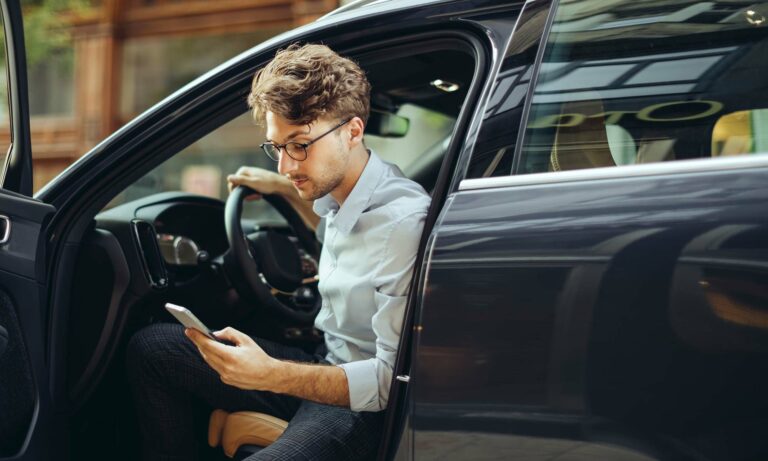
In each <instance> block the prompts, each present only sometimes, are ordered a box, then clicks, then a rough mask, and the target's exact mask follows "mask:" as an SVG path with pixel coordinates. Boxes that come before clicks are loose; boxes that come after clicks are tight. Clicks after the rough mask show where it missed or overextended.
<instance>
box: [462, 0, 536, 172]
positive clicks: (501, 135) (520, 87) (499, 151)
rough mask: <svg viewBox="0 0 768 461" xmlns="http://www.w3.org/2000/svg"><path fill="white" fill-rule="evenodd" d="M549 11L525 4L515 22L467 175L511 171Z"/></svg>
mask: <svg viewBox="0 0 768 461" xmlns="http://www.w3.org/2000/svg"><path fill="white" fill-rule="evenodd" d="M548 12H549V7H548V5H536V4H533V5H528V6H527V7H526V10H525V11H524V12H523V14H522V15H521V17H520V20H519V21H518V26H517V28H516V30H515V32H514V34H513V37H512V40H511V41H510V43H509V45H508V46H507V50H506V53H505V56H504V61H503V63H502V67H501V71H500V72H499V76H498V78H497V79H496V82H495V83H494V88H493V93H492V94H491V98H490V100H489V102H488V106H487V108H486V111H485V114H484V120H483V124H482V126H481V128H480V133H479V134H478V137H477V143H476V145H475V150H474V153H473V154H472V161H471V163H470V165H469V170H468V171H467V175H466V177H468V178H484V177H487V176H500V175H501V176H503V175H508V174H510V172H511V171H512V157H513V155H514V151H515V144H516V143H517V138H518V132H519V130H520V123H521V119H522V113H523V105H524V103H525V98H526V96H527V94H528V88H529V86H530V82H531V75H532V73H533V65H534V62H535V60H536V53H537V52H538V50H539V44H540V42H541V35H542V31H543V29H544V24H545V23H546V21H547V13H548Z"/></svg>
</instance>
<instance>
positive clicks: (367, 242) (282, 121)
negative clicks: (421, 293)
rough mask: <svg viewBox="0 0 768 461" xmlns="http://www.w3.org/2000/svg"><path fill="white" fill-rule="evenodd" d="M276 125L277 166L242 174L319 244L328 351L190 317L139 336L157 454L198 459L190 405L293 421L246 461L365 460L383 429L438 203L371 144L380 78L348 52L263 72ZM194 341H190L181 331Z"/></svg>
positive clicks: (145, 406) (271, 146) (140, 374)
mask: <svg viewBox="0 0 768 461" xmlns="http://www.w3.org/2000/svg"><path fill="white" fill-rule="evenodd" d="M248 101H249V104H250V106H251V107H252V109H253V114H254V117H255V118H256V119H257V120H258V121H261V122H265V123H266V128H267V133H266V134H267V141H266V142H265V143H264V144H262V148H263V149H264V151H265V152H266V153H267V155H269V156H270V157H271V158H273V159H274V160H277V161H278V162H279V163H278V171H279V174H277V173H272V172H269V171H266V170H262V169H256V168H241V169H240V170H239V171H238V172H237V174H235V175H232V176H230V177H229V178H228V181H229V185H230V189H231V188H232V187H235V186H238V185H247V186H249V187H251V188H253V189H255V190H257V191H258V192H260V193H262V194H280V195H282V196H284V197H285V198H286V199H287V200H288V201H289V202H290V203H291V204H292V205H293V206H294V208H296V210H297V211H298V212H299V214H300V215H301V216H302V219H304V221H305V222H306V223H307V224H308V225H310V226H311V227H313V228H315V229H316V230H317V235H318V238H319V239H320V240H321V241H323V243H324V245H323V251H322V255H321V258H320V264H319V265H320V267H319V276H320V283H319V290H320V294H321V296H322V298H323V305H322V308H321V310H320V313H319V314H318V316H317V318H316V320H315V326H316V327H317V328H318V329H320V330H322V331H323V332H324V333H325V348H324V349H326V348H327V353H326V354H325V355H316V356H312V355H309V354H306V353H305V352H303V351H302V350H300V349H298V348H292V347H288V346H284V345H281V344H275V343H271V342H269V341H265V340H261V339H253V338H251V337H249V336H248V335H246V334H244V333H241V332H239V331H237V330H235V329H233V328H226V329H224V330H222V331H220V332H217V333H216V335H217V336H218V337H220V338H222V339H225V340H228V341H230V342H231V343H232V344H233V345H232V346H228V345H224V344H221V343H218V342H216V341H212V340H210V339H208V338H206V337H205V336H204V335H202V334H201V333H200V332H198V331H195V330H191V329H187V330H186V331H185V330H184V329H183V328H182V327H181V326H180V325H170V324H158V325H153V326H150V327H148V328H145V329H144V330H142V331H141V332H139V333H137V334H136V335H135V336H134V338H132V340H131V343H130V344H129V350H128V367H129V375H130V376H131V380H132V388H133V392H134V396H135V398H136V401H137V405H138V412H139V420H140V423H141V424H142V434H143V438H144V445H145V457H146V458H149V459H185V460H189V459H194V458H195V456H196V453H194V446H195V445H194V440H195V439H198V440H199V439H202V438H203V435H202V434H196V433H195V431H194V429H193V426H192V423H191V421H192V420H193V414H194V413H193V408H194V407H195V406H196V405H200V404H202V405H205V406H206V407H207V410H208V411H210V409H213V408H222V409H224V410H227V411H245V410H253V411H260V412H264V413H268V414H271V415H274V416H277V417H280V418H283V419H286V420H290V424H289V426H288V428H287V429H286V431H285V433H284V434H283V436H282V437H281V438H280V439H278V440H277V441H276V442H275V443H273V444H272V445H270V446H269V447H268V448H266V449H264V450H262V451H260V452H258V453H256V454H255V455H253V456H251V457H250V458H248V459H253V460H256V459H328V460H343V459H350V460H351V459H355V460H359V459H368V458H371V457H373V456H374V455H375V452H376V450H377V445H378V442H379V436H380V434H381V429H382V422H383V412H381V410H383V409H385V408H386V405H387V397H388V394H389V387H390V382H391V380H392V368H393V365H394V361H395V355H396V352H397V345H398V341H399V337H400V332H401V328H402V321H403V313H404V310H405V304H406V297H407V290H408V286H409V284H410V279H411V273H412V270H413V263H414V260H415V257H416V251H417V247H418V241H419V237H420V235H421V231H422V228H423V223H424V218H425V215H426V210H427V208H428V205H429V197H428V195H427V194H426V192H424V190H423V189H422V188H421V187H420V186H418V185H417V184H416V183H414V182H412V181H410V180H408V179H406V178H404V177H403V175H402V173H401V172H400V170H399V169H397V167H395V166H392V165H389V164H387V163H385V162H383V161H382V160H381V159H380V158H379V157H378V156H376V154H375V153H372V152H370V151H368V150H367V149H366V147H365V145H364V143H363V131H364V128H365V124H366V122H367V120H368V115H369V104H370V85H369V83H368V81H367V79H366V77H365V74H364V72H363V71H362V70H361V69H360V68H359V67H358V66H357V64H355V63H354V62H352V61H350V60H349V59H346V58H342V57H340V56H338V55H337V54H336V53H334V52H333V51H331V50H330V49H329V48H327V47H325V46H321V45H305V46H301V47H299V46H296V45H293V46H291V47H289V48H288V49H286V50H283V51H280V52H278V53H277V55H276V56H275V58H274V59H273V60H272V61H271V62H270V63H269V64H268V65H267V66H266V67H265V68H264V69H262V70H260V71H259V72H257V74H256V76H255V77H254V80H253V86H252V89H251V94H250V95H249V98H248ZM185 335H186V338H185V337H184V336H185Z"/></svg>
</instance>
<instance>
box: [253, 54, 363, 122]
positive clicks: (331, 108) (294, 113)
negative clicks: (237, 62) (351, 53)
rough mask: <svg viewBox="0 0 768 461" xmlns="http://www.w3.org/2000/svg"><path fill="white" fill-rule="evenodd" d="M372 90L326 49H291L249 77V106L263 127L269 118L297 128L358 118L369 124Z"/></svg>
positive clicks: (360, 75) (355, 71)
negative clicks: (323, 120)
mask: <svg viewBox="0 0 768 461" xmlns="http://www.w3.org/2000/svg"><path fill="white" fill-rule="evenodd" d="M370 97H371V85H370V83H369V82H368V79H367V78H366V76H365V72H363V70H362V69H361V68H360V66H358V65H357V63H355V62H354V61H352V60H350V59H348V58H344V57H341V56H339V55H338V54H336V53H335V52H334V51H333V50H331V49H330V48H328V47H327V46H325V45H317V44H306V45H299V44H296V43H294V44H292V45H291V46H289V47H288V48H285V49H283V50H280V51H278V52H277V54H276V55H275V57H274V59H272V61H270V62H269V64H267V65H266V66H265V67H263V68H262V69H259V71H258V72H256V75H255V76H254V77H253V83H252V85H251V93H250V94H249V95H248V106H249V107H250V108H251V110H252V111H253V118H254V119H256V121H257V122H259V123H264V118H265V115H266V113H267V112H272V113H274V114H276V115H279V116H281V117H283V118H285V119H287V120H288V121H289V122H290V123H292V124H295V125H306V124H310V123H312V122H314V121H315V120H317V119H318V118H320V117H328V118H337V119H347V118H351V117H355V116H356V117H360V118H361V119H362V120H363V123H368V114H369V112H370V104H371V103H370Z"/></svg>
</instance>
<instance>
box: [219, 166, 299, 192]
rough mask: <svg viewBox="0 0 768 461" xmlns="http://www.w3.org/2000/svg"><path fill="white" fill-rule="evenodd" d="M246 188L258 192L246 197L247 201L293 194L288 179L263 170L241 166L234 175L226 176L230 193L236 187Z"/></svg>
mask: <svg viewBox="0 0 768 461" xmlns="http://www.w3.org/2000/svg"><path fill="white" fill-rule="evenodd" d="M240 185H243V186H247V187H250V188H251V189H253V190H255V191H256V192H259V194H254V195H251V196H249V197H248V200H255V199H259V198H261V194H278V195H282V196H286V194H290V193H291V192H293V190H292V189H293V187H292V186H291V183H290V181H288V178H286V177H284V176H282V175H279V174H277V173H275V172H274V171H269V170H265V169H263V168H256V167H249V166H242V167H240V168H239V169H238V170H237V172H236V173H235V174H231V175H229V176H227V187H228V188H229V191H230V192H232V189H234V188H235V187H237V186H240ZM286 198H287V197H286Z"/></svg>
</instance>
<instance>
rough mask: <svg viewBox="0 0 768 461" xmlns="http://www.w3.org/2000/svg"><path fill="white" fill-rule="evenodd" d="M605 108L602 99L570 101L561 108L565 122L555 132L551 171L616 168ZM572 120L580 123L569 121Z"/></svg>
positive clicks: (561, 118) (550, 164) (550, 163)
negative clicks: (609, 140)
mask: <svg viewBox="0 0 768 461" xmlns="http://www.w3.org/2000/svg"><path fill="white" fill-rule="evenodd" d="M604 112H605V109H604V107H603V102H602V100H600V99H590V100H587V101H569V102H566V103H565V104H563V105H562V107H561V108H560V115H561V117H560V120H561V121H565V122H566V123H561V124H560V125H558V127H557V131H556V132H555V138H554V142H553V143H552V152H551V154H550V157H549V171H566V170H579V169H583V168H597V167H603V166H616V162H615V161H614V159H613V156H612V155H611V149H610V145H609V143H608V133H607V131H606V128H605V116H604V115H603V114H604ZM569 115H570V116H571V119H575V120H577V121H579V123H573V122H572V121H571V122H569V119H568V116H569Z"/></svg>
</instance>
